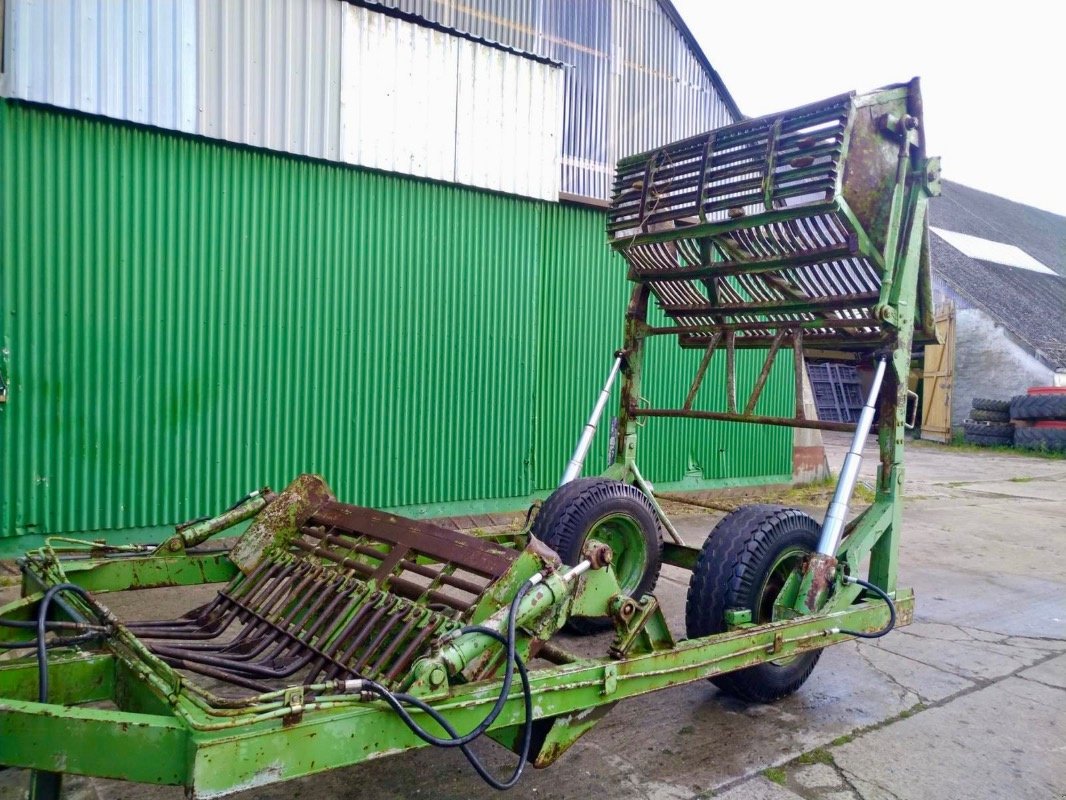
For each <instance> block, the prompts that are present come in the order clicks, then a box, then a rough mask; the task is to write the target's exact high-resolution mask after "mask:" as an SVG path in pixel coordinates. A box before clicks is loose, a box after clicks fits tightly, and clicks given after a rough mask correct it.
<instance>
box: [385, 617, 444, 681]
mask: <svg viewBox="0 0 1066 800" xmlns="http://www.w3.org/2000/svg"><path fill="white" fill-rule="evenodd" d="M443 624H444V618H443V617H437V618H436V619H434V620H433V623H432V624H431V625H425V626H423V627H422V629H421V630H420V631H419V632H418V634H417V635H415V637H414V638H413V639H412V640H411V642H410V643H409V644H408V645H407V648H406V649H405V650H404V651H403V652H402V653H400V655H399V656H397V658H396V661H395V662H394V663H393V665H392V667H391V668H390V669H389V671H388V672H387V673H386V674H385V680H386V681H387V682H389V683H392V682H393V681H395V680H396V679H397V678H398V677H399V675H400V673H402V672H405V671H406V670H407V668H408V667H409V666H410V665H411V661H412V660H413V659H414V657H415V656H416V655H417V654H418V653H420V652H421V650H422V648H423V647H424V646H425V645H426V643H427V642H429V641H430V639H431V638H432V637H434V636H435V635H436V634H437V631H438V630H439V629H440V627H441V626H442V625H443Z"/></svg>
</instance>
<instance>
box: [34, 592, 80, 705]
mask: <svg viewBox="0 0 1066 800" xmlns="http://www.w3.org/2000/svg"><path fill="white" fill-rule="evenodd" d="M60 592H72V593H74V594H76V595H78V596H79V597H81V599H82V600H84V601H85V602H86V603H89V604H90V605H91V604H92V598H91V597H89V593H88V592H87V591H85V590H84V589H82V588H81V587H80V586H78V585H76V584H73V583H57V584H56V585H55V586H53V587H52V588H50V589H49V590H48V591H47V592H45V593H44V597H42V598H41V604H40V607H39V608H38V609H37V700H38V702H41V703H47V702H48V647H49V643H48V642H47V641H45V638H44V637H45V634H46V633H47V631H48V607H49V606H50V605H52V599H53V598H54V597H55V596H56V595H57V594H59V593H60Z"/></svg>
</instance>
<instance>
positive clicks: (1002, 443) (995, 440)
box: [962, 431, 1017, 447]
mask: <svg viewBox="0 0 1066 800" xmlns="http://www.w3.org/2000/svg"><path fill="white" fill-rule="evenodd" d="M1015 433H1017V431H1015ZM962 440H963V441H964V442H966V443H967V444H974V445H977V446H978V447H1010V446H1011V445H1012V444H1014V437H1013V436H975V435H974V434H972V433H964V434H963V436H962Z"/></svg>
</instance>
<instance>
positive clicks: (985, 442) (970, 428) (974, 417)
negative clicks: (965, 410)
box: [962, 397, 1014, 447]
mask: <svg viewBox="0 0 1066 800" xmlns="http://www.w3.org/2000/svg"><path fill="white" fill-rule="evenodd" d="M1010 404H1011V401H1010V400H991V399H989V398H987V397H975V398H974V399H973V408H971V409H970V418H969V419H968V420H966V421H965V422H964V423H962V430H963V437H962V438H963V440H964V441H965V442H966V443H967V444H976V445H979V446H981V447H1003V446H1006V447H1010V446H1011V445H1012V444H1014V426H1013V425H1011V423H1010Z"/></svg>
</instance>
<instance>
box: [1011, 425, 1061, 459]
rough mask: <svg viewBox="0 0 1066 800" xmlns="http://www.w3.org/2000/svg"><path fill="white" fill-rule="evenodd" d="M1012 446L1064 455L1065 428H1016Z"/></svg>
mask: <svg viewBox="0 0 1066 800" xmlns="http://www.w3.org/2000/svg"><path fill="white" fill-rule="evenodd" d="M1014 446H1015V447H1021V448H1023V449H1025V450H1046V451H1047V452H1049V453H1066V428H1018V430H1016V431H1015V432H1014Z"/></svg>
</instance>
